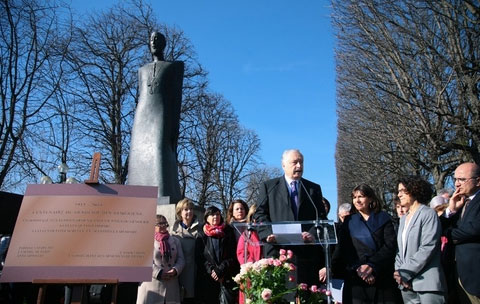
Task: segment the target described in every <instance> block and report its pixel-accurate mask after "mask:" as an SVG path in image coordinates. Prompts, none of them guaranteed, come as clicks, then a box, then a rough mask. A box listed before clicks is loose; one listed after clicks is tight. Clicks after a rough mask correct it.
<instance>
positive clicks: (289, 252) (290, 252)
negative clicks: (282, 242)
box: [287, 249, 293, 259]
mask: <svg viewBox="0 0 480 304" xmlns="http://www.w3.org/2000/svg"><path fill="white" fill-rule="evenodd" d="M292 257H293V252H292V251H291V250H290V249H288V250H287V258H288V259H291V258H292Z"/></svg>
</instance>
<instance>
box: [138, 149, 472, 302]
mask: <svg viewBox="0 0 480 304" xmlns="http://www.w3.org/2000/svg"><path fill="white" fill-rule="evenodd" d="M282 168H283V171H284V175H283V176H281V177H278V178H274V179H271V180H268V181H266V182H264V183H263V184H262V185H261V186H260V195H259V199H258V201H257V203H256V204H253V205H252V206H251V207H249V206H248V205H247V204H246V203H245V202H244V201H242V200H235V201H233V202H232V203H231V204H230V206H229V208H228V210H227V212H226V217H225V219H224V218H223V216H222V213H221V210H219V209H218V208H217V207H213V206H211V207H208V208H207V209H206V211H205V214H204V217H203V221H201V220H200V221H199V219H197V218H196V216H195V215H194V205H193V203H192V202H191V201H190V200H188V199H183V200H181V201H180V202H179V203H178V204H177V206H176V213H177V220H176V221H175V223H174V224H173V226H172V228H171V229H170V230H168V229H167V227H168V223H167V221H166V219H165V217H163V216H158V217H157V225H156V226H155V254H154V266H153V275H152V282H144V283H142V284H141V285H140V287H139V292H138V299H137V303H187V304H189V303H199V304H202V303H205V304H211V303H244V301H245V299H244V297H243V296H242V294H241V293H240V294H239V293H238V288H236V284H235V282H234V281H233V279H232V278H233V277H234V276H235V275H236V274H237V273H238V272H239V269H240V265H241V264H243V263H245V262H254V261H257V260H259V259H260V258H262V257H269V256H278V250H279V249H280V248H285V247H282V246H280V245H279V244H278V243H277V238H276V235H275V234H274V233H273V231H272V230H271V227H269V226H258V227H257V229H256V230H254V231H251V230H246V229H245V230H243V229H238V226H239V225H238V224H244V223H247V222H262V223H269V222H285V221H307V220H308V221H309V220H322V219H326V216H327V211H326V210H329V209H330V204H329V203H328V201H325V200H324V199H323V197H322V193H321V188H320V186H319V185H318V184H315V183H313V182H311V181H308V180H306V179H304V178H303V177H302V174H303V155H302V154H301V153H300V151H298V150H287V151H285V152H284V154H283V155H282ZM453 178H454V182H455V188H456V189H455V191H454V192H453V191H442V192H439V193H437V196H434V197H433V187H432V185H431V184H430V183H429V182H428V181H426V180H424V179H422V178H420V177H417V176H408V177H404V178H401V179H399V180H398V182H397V189H396V195H395V197H394V199H393V203H392V206H393V207H394V210H395V211H396V216H393V217H392V216H390V215H389V213H388V212H386V210H385V206H384V205H383V204H382V200H380V199H379V197H378V196H377V194H376V193H375V191H374V189H373V188H372V187H370V186H369V185H367V184H360V185H358V186H356V187H355V188H353V190H352V193H351V199H352V201H351V202H350V203H343V204H340V205H339V207H338V219H339V221H338V223H337V224H336V228H337V235H338V243H337V244H336V246H335V247H334V249H332V260H331V276H332V277H333V278H338V279H341V280H343V281H344V285H343V294H342V303H480V283H478V282H479V281H478V279H477V277H476V275H477V273H478V272H479V271H480V265H478V263H479V262H478V260H477V259H476V258H475V257H476V255H478V254H480V220H479V216H480V195H477V194H478V192H479V191H480V167H479V166H478V165H476V164H474V163H464V164H461V165H460V166H458V168H457V169H456V171H455V175H454V177H453ZM452 192H453V193H452ZM432 197H433V198H432ZM240 226H242V225H240ZM242 227H245V225H243V226H242ZM242 231H243V232H242ZM313 234H314V232H312V231H311V230H308V229H306V230H305V231H303V232H302V239H303V241H304V242H305V243H310V242H314V241H315V240H314V236H313ZM247 238H248V240H249V242H246V241H245V239H247ZM288 249H292V251H293V252H294V258H295V261H294V263H295V264H296V265H297V271H296V280H297V283H307V284H309V285H313V284H316V285H318V284H321V283H322V282H325V280H326V277H327V269H326V268H325V267H324V256H323V250H322V248H321V246H289V247H288Z"/></svg>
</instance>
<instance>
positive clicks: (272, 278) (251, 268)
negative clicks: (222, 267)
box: [234, 249, 297, 304]
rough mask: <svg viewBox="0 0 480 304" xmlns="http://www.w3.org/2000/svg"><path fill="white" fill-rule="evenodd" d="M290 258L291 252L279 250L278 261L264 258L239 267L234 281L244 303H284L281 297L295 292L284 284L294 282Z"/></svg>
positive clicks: (295, 289) (294, 289) (293, 268)
mask: <svg viewBox="0 0 480 304" xmlns="http://www.w3.org/2000/svg"><path fill="white" fill-rule="evenodd" d="M292 256H293V253H292V251H291V250H287V251H286V250H283V249H281V250H280V256H279V258H278V259H274V258H266V259H261V260H259V261H257V262H255V263H252V262H249V263H246V264H243V265H242V266H241V268H240V273H239V274H237V275H236V276H235V277H234V280H235V282H236V283H237V284H238V285H239V289H240V290H241V291H242V292H243V293H244V294H245V299H246V303H248V304H264V303H286V301H285V300H284V299H283V296H285V295H286V294H289V293H294V292H296V291H297V288H289V287H288V286H287V284H286V283H287V281H289V282H293V281H294V280H295V278H294V277H293V273H291V272H293V271H294V270H295V266H294V265H293V264H292V263H290V262H288V261H289V260H290V259H291V258H292Z"/></svg>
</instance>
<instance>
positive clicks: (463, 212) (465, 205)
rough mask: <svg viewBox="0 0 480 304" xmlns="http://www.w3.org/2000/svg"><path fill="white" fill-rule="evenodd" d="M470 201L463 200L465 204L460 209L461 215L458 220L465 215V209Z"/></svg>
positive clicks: (467, 199)
mask: <svg viewBox="0 0 480 304" xmlns="http://www.w3.org/2000/svg"><path fill="white" fill-rule="evenodd" d="M470 201H471V200H470V199H469V198H468V197H467V198H465V204H464V205H463V209H462V214H461V215H460V218H463V215H464V214H465V210H466V209H467V206H468V204H470Z"/></svg>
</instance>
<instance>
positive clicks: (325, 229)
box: [298, 180, 332, 304]
mask: <svg viewBox="0 0 480 304" xmlns="http://www.w3.org/2000/svg"><path fill="white" fill-rule="evenodd" d="M298 182H299V183H300V185H302V188H303V190H304V191H305V193H306V194H307V196H308V199H309V201H310V203H312V206H313V208H315V230H316V232H317V239H318V241H319V242H320V244H321V245H322V247H323V251H324V252H325V270H326V274H327V291H328V292H329V294H330V295H328V296H327V303H328V304H331V303H332V296H331V294H332V291H331V290H330V244H329V243H328V239H329V236H328V225H325V226H323V238H320V236H321V230H320V228H321V227H322V225H321V224H320V220H319V218H318V209H317V206H316V205H315V203H314V202H313V199H312V197H311V196H310V194H309V193H308V191H307V189H306V188H305V185H303V183H302V180H299V181H298ZM322 240H323V241H322Z"/></svg>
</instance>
